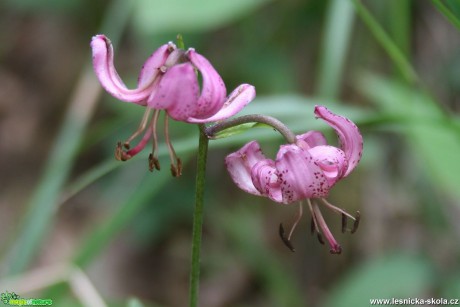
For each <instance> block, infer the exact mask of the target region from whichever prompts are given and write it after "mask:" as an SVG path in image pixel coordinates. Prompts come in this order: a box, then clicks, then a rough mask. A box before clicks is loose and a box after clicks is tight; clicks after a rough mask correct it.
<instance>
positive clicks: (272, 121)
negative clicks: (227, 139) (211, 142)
mask: <svg viewBox="0 0 460 307" xmlns="http://www.w3.org/2000/svg"><path fill="white" fill-rule="evenodd" d="M247 123H261V124H266V125H269V126H271V127H273V128H274V129H276V130H277V131H278V132H279V133H281V135H282V136H283V137H284V138H285V139H286V141H287V142H288V143H291V144H294V143H295V142H296V137H295V134H294V133H293V132H292V131H291V130H290V129H289V128H288V127H286V125H285V124H283V123H282V122H281V121H279V120H278V119H276V118H274V117H271V116H268V115H260V114H250V115H244V116H240V117H236V118H232V119H229V120H226V121H223V122H220V123H218V124H215V125H213V126H209V127H207V128H206V129H205V133H206V135H207V136H208V137H209V138H213V136H214V135H215V134H216V133H219V132H220V131H222V130H225V129H228V128H231V127H235V126H238V125H242V124H247Z"/></svg>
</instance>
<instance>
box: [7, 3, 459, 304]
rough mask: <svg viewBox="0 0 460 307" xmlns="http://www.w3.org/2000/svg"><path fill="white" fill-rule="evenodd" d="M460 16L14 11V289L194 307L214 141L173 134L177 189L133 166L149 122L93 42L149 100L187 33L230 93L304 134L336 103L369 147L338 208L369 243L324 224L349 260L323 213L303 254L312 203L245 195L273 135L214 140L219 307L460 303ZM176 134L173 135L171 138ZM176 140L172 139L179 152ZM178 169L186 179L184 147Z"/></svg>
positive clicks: (255, 9) (205, 283)
mask: <svg viewBox="0 0 460 307" xmlns="http://www.w3.org/2000/svg"><path fill="white" fill-rule="evenodd" d="M459 18H460V3H459V2H458V1H456V0H450V1H448V0H446V1H440V0H433V1H428V0H425V1H409V0H386V1H377V0H367V1H359V0H349V1H348V0H331V1H319V0H310V1H307V0H303V1H302V0H286V1H280V0H278V1H275V0H272V1H270V0H234V1H212V0H197V1H183V0H182V1H181V0H169V1H165V0H137V1H124V0H113V1H102V0H97V1H88V0H85V1H76V0H69V1H58V0H43V1H33V0H4V1H2V2H1V3H0V152H1V154H0V157H1V159H0V174H1V176H0V210H1V211H0V212H1V213H0V259H1V264H0V292H4V291H10V292H11V291H14V292H16V293H17V294H19V295H20V296H21V297H25V298H51V299H53V300H54V305H55V306H186V305H187V295H188V273H189V259H190V244H191V243H190V239H191V227H192V225H191V221H192V211H193V197H194V196H193V193H194V167H195V163H194V158H195V151H196V147H197V143H198V139H197V135H198V134H197V132H198V131H197V129H195V128H193V129H192V128H191V127H190V126H189V125H186V124H184V123H172V128H171V129H172V132H171V135H172V140H173V144H174V145H175V147H176V150H177V151H178V153H179V155H180V157H181V158H182V160H183V161H184V162H185V166H184V171H183V172H184V175H183V176H182V177H181V178H179V179H175V178H172V177H171V176H170V174H169V171H168V169H167V167H164V170H162V171H161V172H155V173H150V172H148V168H147V161H146V158H147V153H143V154H142V155H141V156H140V157H137V158H135V159H133V160H131V161H129V162H126V163H121V162H117V161H115V160H114V158H113V151H114V148H115V144H116V142H117V141H119V140H124V139H125V138H127V137H128V136H129V135H130V134H131V132H133V131H134V130H135V128H136V127H137V125H138V121H139V120H140V117H141V114H142V112H143V109H142V108H140V107H136V106H134V105H129V104H126V103H122V102H119V101H116V100H115V99H113V98H112V97H110V96H109V95H108V94H106V93H105V92H103V91H102V89H101V87H100V85H99V83H98V81H97V80H96V79H95V76H94V74H93V72H92V69H91V54H90V48H89V42H90V40H91V37H92V36H93V35H95V34H97V33H104V34H106V35H107V36H108V37H109V38H110V39H111V40H112V42H113V43H114V46H115V48H116V55H115V61H116V66H117V69H118V70H119V72H120V75H121V76H122V78H123V79H124V80H125V81H126V83H127V84H128V85H129V86H131V87H134V86H135V82H136V81H135V80H136V77H137V74H138V72H139V69H140V67H141V65H142V64H143V62H144V60H145V59H146V58H147V57H148V55H149V54H150V53H151V52H152V51H153V50H155V49H156V48H157V47H158V46H160V45H161V44H163V43H165V42H166V41H174V40H175V37H176V35H177V34H178V33H181V34H182V35H183V37H184V40H185V44H186V46H190V47H194V48H195V49H196V50H197V51H198V52H199V53H201V54H203V55H205V56H206V57H207V58H208V59H209V60H210V61H211V62H212V63H213V65H214V67H215V68H216V69H217V70H218V71H219V73H220V74H221V76H222V78H223V79H224V80H225V82H226V85H227V90H228V91H229V92H230V91H231V90H232V89H233V88H235V87H236V86H237V85H238V84H240V83H250V84H253V85H255V86H256V88H257V93H258V96H257V98H256V99H255V100H254V101H253V102H252V103H251V104H250V105H249V106H248V108H247V109H245V110H244V111H243V114H249V113H263V114H267V115H272V116H275V117H277V118H279V119H280V120H282V121H284V122H285V123H286V124H287V125H288V126H289V127H291V128H292V129H293V130H294V131H295V132H296V133H302V132H305V131H307V130H311V129H320V130H322V131H324V132H325V133H326V135H327V136H328V137H329V138H330V140H331V142H335V137H334V133H333V131H332V129H330V128H329V127H328V126H327V125H325V124H324V123H322V122H320V121H315V120H314V116H313V107H314V105H315V104H324V105H326V106H328V107H329V108H330V109H331V110H332V111H334V112H336V113H339V114H342V115H344V116H347V117H349V118H350V119H352V120H353V121H355V122H356V123H357V125H358V126H359V127H360V129H361V131H362V133H363V137H364V153H363V159H362V162H361V163H360V165H359V167H358V168H357V169H356V170H355V171H354V172H353V174H351V175H350V176H349V177H347V178H346V179H345V180H342V181H341V182H340V183H338V184H337V185H336V186H335V187H334V189H333V190H332V191H331V194H330V196H329V198H328V200H329V201H330V202H331V203H333V204H335V205H337V206H339V207H342V208H344V209H346V210H347V211H349V212H351V213H352V212H355V211H356V210H359V211H360V212H361V217H362V219H361V225H360V229H359V230H358V232H357V233H356V234H354V235H352V236H351V235H349V234H345V235H342V234H341V233H340V227H341V225H340V217H339V216H336V215H333V214H331V213H330V212H327V210H323V211H324V213H325V218H326V220H327V221H328V224H329V225H330V227H331V229H332V231H333V233H334V234H336V238H337V239H338V241H339V242H340V243H341V245H342V247H343V253H342V255H340V256H337V255H331V254H329V252H328V248H327V247H325V246H322V245H320V244H319V243H318V242H317V240H316V238H314V237H312V236H310V235H309V214H305V216H304V218H303V219H302V222H301V224H300V225H299V227H298V229H297V231H296V232H295V234H294V237H293V244H294V245H295V247H296V249H297V251H296V253H291V252H290V251H289V250H288V249H287V248H286V247H285V246H284V245H283V243H282V242H281V240H280V239H279V237H278V225H279V223H280V222H283V223H285V224H287V223H289V222H290V221H292V219H293V217H294V215H295V213H296V208H297V207H296V206H280V205H277V204H275V203H273V202H271V201H270V200H268V199H263V198H258V197H255V196H251V195H248V194H245V193H244V192H242V191H240V190H238V189H237V187H236V186H235V185H234V184H233V183H232V182H231V180H230V178H229V176H228V175H227V172H226V170H225V166H224V163H223V161H224V160H223V159H224V157H225V156H226V155H227V154H228V153H230V152H231V151H234V150H236V149H238V148H239V147H241V146H242V145H243V144H244V143H245V142H246V141H249V140H252V139H257V140H259V141H260V142H261V144H262V146H263V148H264V151H265V152H266V153H267V154H271V155H272V157H273V155H274V153H275V152H276V150H277V148H278V147H279V145H281V144H282V143H283V140H282V138H281V137H280V136H279V135H278V134H277V133H275V132H274V131H272V130H270V129H259V128H257V129H253V130H251V131H249V132H246V133H244V134H240V135H237V136H235V137H232V138H227V139H223V140H217V141H212V142H211V150H210V153H209V160H208V172H207V186H206V203H205V221H204V232H203V246H202V261H201V263H202V274H201V287H200V306H205V307H206V306H211V307H215V306H241V307H242V306H275V307H277V306H368V305H370V301H369V300H370V299H371V298H392V297H394V298H409V297H411V298H432V297H433V298H441V297H442V298H447V299H450V298H460V261H459V260H460V244H459V242H460V223H459V220H460V117H459V112H460V56H459V55H460V21H459ZM160 135H161V134H160ZM160 142H163V140H162V139H161V140H160ZM161 152H162V155H161V157H160V161H161V163H162V165H163V166H167V164H168V163H169V162H168V159H167V156H166V155H165V154H166V150H165V148H164V147H161Z"/></svg>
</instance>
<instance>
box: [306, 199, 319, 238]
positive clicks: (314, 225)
mask: <svg viewBox="0 0 460 307" xmlns="http://www.w3.org/2000/svg"><path fill="white" fill-rule="evenodd" d="M307 203H308V208H310V213H311V226H310V228H311V234H312V235H313V234H314V233H315V231H316V232H317V233H320V232H319V227H318V221H317V220H316V215H315V211H313V206H312V204H311V201H310V199H307Z"/></svg>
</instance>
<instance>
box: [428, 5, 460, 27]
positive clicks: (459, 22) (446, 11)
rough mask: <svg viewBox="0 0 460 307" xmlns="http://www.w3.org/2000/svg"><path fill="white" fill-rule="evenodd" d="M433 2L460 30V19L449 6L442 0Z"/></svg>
mask: <svg viewBox="0 0 460 307" xmlns="http://www.w3.org/2000/svg"><path fill="white" fill-rule="evenodd" d="M431 2H433V5H434V6H435V7H436V8H437V9H438V11H440V12H441V13H442V14H443V15H444V17H446V18H447V20H449V21H450V23H451V24H453V25H454V26H455V27H456V28H457V30H460V20H458V19H457V17H455V15H454V14H453V13H452V12H451V11H450V10H449V9H448V8H447V6H445V5H444V3H442V1H440V0H431Z"/></svg>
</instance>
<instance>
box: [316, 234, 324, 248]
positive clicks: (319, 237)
mask: <svg viewBox="0 0 460 307" xmlns="http://www.w3.org/2000/svg"><path fill="white" fill-rule="evenodd" d="M317 237H318V241H319V243H321V244H322V245H324V239H323V236H322V235H321V234H320V233H319V232H318V234H317Z"/></svg>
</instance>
